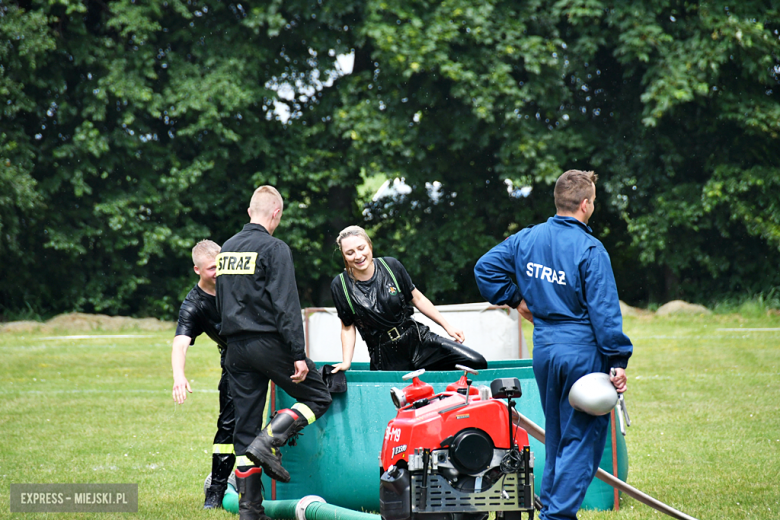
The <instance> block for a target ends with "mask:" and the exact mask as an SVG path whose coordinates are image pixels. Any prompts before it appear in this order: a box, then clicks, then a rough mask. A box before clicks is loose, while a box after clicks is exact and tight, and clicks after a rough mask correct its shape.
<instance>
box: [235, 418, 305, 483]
mask: <svg viewBox="0 0 780 520" xmlns="http://www.w3.org/2000/svg"><path fill="white" fill-rule="evenodd" d="M308 424H309V421H308V420H306V418H305V417H303V416H302V415H298V413H296V412H295V410H289V409H285V410H279V411H278V412H276V414H275V415H274V417H273V419H271V422H270V423H268V426H266V427H265V428H264V429H263V431H261V432H260V435H258V436H257V437H255V440H253V441H252V444H250V445H249V446H247V448H246V456H247V457H249V460H251V461H252V462H254V463H255V464H257V465H259V466H262V467H263V469H264V470H265V472H266V474H268V476H269V477H271V478H272V479H274V480H278V481H279V482H289V481H290V473H288V472H287V470H286V469H284V468H283V467H282V454H281V453H280V452H279V448H280V447H282V446H284V444H285V443H286V442H287V441H288V440H290V441H291V442H294V440H295V438H296V437H297V433H298V432H300V431H301V430H302V429H303V428H304V427H305V426H306V425H308ZM291 437H292V439H291Z"/></svg>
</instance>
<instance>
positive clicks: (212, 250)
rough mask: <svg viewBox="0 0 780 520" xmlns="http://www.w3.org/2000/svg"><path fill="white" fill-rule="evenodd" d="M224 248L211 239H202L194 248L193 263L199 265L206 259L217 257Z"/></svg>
mask: <svg viewBox="0 0 780 520" xmlns="http://www.w3.org/2000/svg"><path fill="white" fill-rule="evenodd" d="M220 251H222V248H221V247H219V244H217V243H216V242H213V241H211V240H201V241H200V242H198V243H197V244H195V247H193V248H192V263H193V264H194V265H196V266H198V267H200V265H201V264H202V263H203V262H205V261H206V260H212V259H214V258H216V257H217V255H218V254H219V252H220Z"/></svg>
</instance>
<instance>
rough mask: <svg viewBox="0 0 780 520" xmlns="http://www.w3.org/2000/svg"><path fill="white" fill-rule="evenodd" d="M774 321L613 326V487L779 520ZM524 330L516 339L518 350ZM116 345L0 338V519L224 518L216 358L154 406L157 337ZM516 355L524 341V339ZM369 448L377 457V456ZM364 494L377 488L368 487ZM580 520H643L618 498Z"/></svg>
mask: <svg viewBox="0 0 780 520" xmlns="http://www.w3.org/2000/svg"><path fill="white" fill-rule="evenodd" d="M735 327H742V328H761V327H763V328H766V327H780V316H776V315H766V313H763V314H762V313H748V314H747V315H746V316H744V317H742V316H738V315H725V314H715V315H711V316H699V317H666V318H658V317H648V318H627V319H626V321H625V329H626V332H627V333H628V334H629V336H630V337H631V338H632V340H633V341H634V344H635V354H634V357H633V358H632V360H631V363H630V365H629V371H628V375H629V391H628V393H627V394H626V400H627V402H628V407H629V411H630V412H631V418H632V420H633V423H634V425H633V426H632V427H631V428H629V431H628V437H627V442H628V452H629V479H628V480H629V483H630V484H632V485H634V486H635V487H637V488H639V489H641V490H642V491H644V492H646V493H648V494H650V495H652V496H654V497H656V498H658V499H659V500H661V501H664V502H666V503H668V504H670V505H672V506H673V507H676V508H678V509H680V510H682V511H684V512H686V513H687V514H689V515H692V516H694V517H697V518H699V519H701V520H704V519H716V518H718V519H719V518H755V519H766V520H770V519H772V520H774V519H776V518H780V514H778V511H780V462H778V461H780V399H778V397H780V331H772V332H759V331H736V332H735V331H719V330H717V329H719V328H735ZM531 332H532V331H531V327H528V326H526V327H524V334H525V335H526V336H527V337H528V338H529V340H530V334H531ZM140 334H142V335H145V336H146V337H135V338H131V339H117V338H93V339H79V340H73V339H68V340H52V339H46V338H47V336H46V335H44V334H7V333H6V334H0V353H1V354H2V360H3V363H2V365H0V396H1V397H2V399H1V400H0V435H2V439H3V441H4V442H3V443H2V445H0V518H6V517H12V518H30V519H33V518H35V519H41V518H47V519H48V518H67V519H76V518H100V519H108V518H127V516H126V514H119V513H118V514H108V513H101V514H78V513H68V514H59V515H58V514H42V513H36V514H26V515H25V514H19V513H16V514H13V515H11V514H10V513H9V489H10V484H11V483H33V482H36V483H44V482H53V483H54V482H56V483H67V482H88V483H138V485H139V513H138V514H137V515H135V516H134V517H135V518H149V519H168V518H171V519H173V518H177V519H178V518H211V519H214V518H224V519H228V518H236V517H234V516H233V515H230V514H229V513H226V512H224V511H211V512H208V511H202V510H201V509H200V507H201V505H202V500H203V492H202V485H203V479H204V478H205V476H206V474H208V472H209V470H210V466H209V464H210V455H209V452H210V448H211V442H212V438H213V435H214V423H215V420H216V415H217V406H218V405H217V393H216V385H217V381H218V378H219V373H220V372H219V357H218V353H217V350H216V348H215V347H214V345H213V344H212V343H210V342H209V341H208V340H206V339H200V340H199V341H198V343H197V344H196V345H195V346H194V347H192V348H191V349H190V351H189V353H188V360H187V375H188V376H189V378H190V379H192V380H194V382H193V383H192V384H193V388H194V390H195V393H193V394H191V395H190V396H189V398H188V399H187V402H186V403H185V404H184V405H182V406H175V405H174V404H173V401H172V399H171V396H170V390H171V385H172V380H171V376H170V372H171V370H170V340H171V338H172V336H173V331H172V330H171V331H170V332H165V333H140ZM529 343H530V341H529ZM377 450H379V446H377ZM377 485H378V482H377ZM580 517H581V518H582V519H585V520H595V519H604V520H606V519H610V520H614V519H632V520H633V519H659V518H661V517H662V515H660V513H655V512H654V511H653V510H652V509H650V508H648V507H647V506H644V505H642V504H639V503H637V502H635V501H634V500H632V499H630V498H623V499H622V500H621V510H620V511H619V512H617V513H615V512H592V511H585V512H581V513H580Z"/></svg>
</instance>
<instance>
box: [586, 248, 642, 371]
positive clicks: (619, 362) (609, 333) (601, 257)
mask: <svg viewBox="0 0 780 520" xmlns="http://www.w3.org/2000/svg"><path fill="white" fill-rule="evenodd" d="M580 276H581V278H580V279H581V280H583V286H584V287H583V292H584V296H585V301H586V303H587V306H588V314H589V315H590V321H591V323H592V325H593V332H594V333H595V335H596V342H597V344H598V348H599V350H600V351H601V353H602V354H604V355H605V356H606V357H607V358H608V359H609V363H610V367H613V368H626V367H627V366H628V358H630V357H631V354H632V353H633V351H634V347H633V345H632V344H631V340H630V339H628V336H626V335H625V334H624V333H623V315H622V314H621V312H620V301H619V300H618V292H617V285H616V284H615V275H614V274H613V273H612V264H611V263H610V261H609V255H608V254H607V252H606V251H605V250H604V249H603V248H600V247H592V248H590V249H589V250H588V252H587V253H586V255H585V257H584V258H583V261H582V263H581V264H580Z"/></svg>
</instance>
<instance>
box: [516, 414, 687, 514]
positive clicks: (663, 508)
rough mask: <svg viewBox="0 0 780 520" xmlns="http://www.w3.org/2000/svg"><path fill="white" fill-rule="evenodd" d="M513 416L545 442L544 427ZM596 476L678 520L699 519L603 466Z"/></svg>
mask: <svg viewBox="0 0 780 520" xmlns="http://www.w3.org/2000/svg"><path fill="white" fill-rule="evenodd" d="M512 418H513V419H514V422H515V424H517V425H518V426H520V427H521V428H523V429H525V431H527V432H528V433H529V434H530V435H531V436H532V437H533V438H534V439H536V440H538V441H539V442H542V443H544V429H542V427H541V426H539V425H538V424H536V423H535V422H533V421H532V420H531V419H529V418H528V417H526V416H524V415H523V414H521V413H520V412H518V411H517V410H512ZM596 478H598V479H599V480H601V481H602V482H606V483H607V484H609V485H610V486H612V487H614V488H616V489H619V490H620V491H622V492H623V493H625V494H626V495H628V496H630V497H631V498H633V499H634V500H636V501H637V502H641V503H643V504H644V505H646V506H650V507H652V508H653V509H655V510H656V511H660V512H661V513H664V514H665V515H668V516H671V517H672V518H676V519H677V520H697V519H696V518H694V517H692V516H690V515H686V514H685V513H683V512H682V511H678V510H677V509H675V508H673V507H672V506H669V505H667V504H664V503H663V502H661V501H660V500H656V499H655V498H653V497H651V496H650V495H648V494H646V493H643V492H641V491H639V490H638V489H637V488H635V487H633V486H630V485H628V484H626V483H625V482H623V481H622V480H620V479H618V478H617V477H613V476H612V475H610V474H609V473H607V472H606V471H604V470H603V469H601V468H599V469H598V471H597V472H596Z"/></svg>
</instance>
